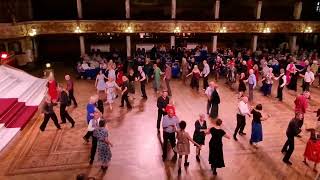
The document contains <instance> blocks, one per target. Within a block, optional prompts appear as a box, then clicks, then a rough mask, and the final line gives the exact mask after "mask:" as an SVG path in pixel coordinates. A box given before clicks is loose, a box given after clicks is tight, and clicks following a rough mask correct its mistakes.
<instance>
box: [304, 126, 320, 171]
mask: <svg viewBox="0 0 320 180" xmlns="http://www.w3.org/2000/svg"><path fill="white" fill-rule="evenodd" d="M303 156H304V160H303V162H304V163H305V164H306V165H308V163H307V159H308V160H309V161H312V162H314V166H313V170H314V171H316V168H317V164H318V163H319V162H320V141H319V140H318V139H317V133H316V131H315V130H314V129H312V130H311V135H310V139H309V140H308V142H307V145H306V149H305V151H304V154H303Z"/></svg>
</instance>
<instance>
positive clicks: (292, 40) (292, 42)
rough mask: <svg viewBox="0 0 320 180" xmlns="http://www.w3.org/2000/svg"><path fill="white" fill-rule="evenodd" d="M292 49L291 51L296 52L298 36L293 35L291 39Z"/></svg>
mask: <svg viewBox="0 0 320 180" xmlns="http://www.w3.org/2000/svg"><path fill="white" fill-rule="evenodd" d="M289 43H290V44H289V46H290V51H291V53H294V52H295V51H296V46H297V36H291V39H290V41H289Z"/></svg>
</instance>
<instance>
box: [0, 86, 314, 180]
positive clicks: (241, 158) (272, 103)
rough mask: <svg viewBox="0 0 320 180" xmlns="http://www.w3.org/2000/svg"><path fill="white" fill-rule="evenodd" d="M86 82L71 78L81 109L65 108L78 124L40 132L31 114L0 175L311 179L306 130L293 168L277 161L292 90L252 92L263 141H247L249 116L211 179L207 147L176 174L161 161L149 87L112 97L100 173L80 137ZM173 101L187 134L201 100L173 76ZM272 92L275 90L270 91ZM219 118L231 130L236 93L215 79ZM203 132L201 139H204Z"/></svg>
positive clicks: (88, 91)
mask: <svg viewBox="0 0 320 180" xmlns="http://www.w3.org/2000/svg"><path fill="white" fill-rule="evenodd" d="M93 84H94V82H93V81H92V80H91V81H90V80H77V81H76V93H75V95H76V98H77V99H78V101H79V102H80V103H79V106H78V108H76V109H71V115H72V117H74V119H75V120H76V127H75V128H74V129H71V128H70V124H66V125H63V127H62V130H60V131H57V130H56V129H55V127H54V125H53V123H52V122H51V121H50V123H49V124H48V128H47V129H46V131H45V132H40V131H39V128H38V127H39V125H40V123H41V121H42V115H38V116H36V117H35V119H34V120H33V122H32V123H29V125H28V126H27V127H26V128H25V129H24V131H23V132H21V134H20V135H19V137H18V138H16V139H15V140H14V141H13V142H12V143H11V144H10V145H9V147H8V148H6V149H5V150H4V151H3V152H1V154H0V158H1V160H0V168H1V171H0V179H10V180H11V179H12V180H18V179H19V180H20V179H21V180H22V179H23V180H24V179H30V180H31V179H32V180H33V179H36V180H38V179H39V180H43V179H46V180H47V179H49V180H51V179H52V180H57V179H59V180H64V179H66V180H69V179H74V178H75V176H76V174H78V173H87V174H89V176H92V177H95V178H97V179H108V180H117V179H119V180H135V179H137V180H147V179H148V180H149V179H151V178H152V179H153V180H158V179H159V180H164V179H190V180H191V179H192V180H196V179H204V180H206V179H230V180H234V179H238V180H242V179H244V180H245V179H250V180H255V179H256V180H260V179H266V180H273V179H275V180H276V179H277V180H278V179H290V180H296V179H297V180H301V179H314V177H315V176H316V173H315V172H313V171H312V168H310V167H307V166H305V165H304V164H303V163H302V160H303V156H302V154H303V152H304V148H305V144H306V142H307V140H308V138H309V134H308V133H307V132H306V131H303V137H302V138H300V139H298V138H296V146H295V148H296V149H295V151H294V153H293V156H292V159H291V160H292V162H293V166H291V167H289V166H287V165H285V164H283V163H282V161H281V160H282V156H283V155H282V154H281V153H280V150H281V147H282V145H283V143H284V141H285V130H286V127H287V124H288V121H289V120H290V119H291V118H292V116H293V108H292V105H293V98H294V96H295V94H294V93H288V92H286V93H285V100H284V102H283V103H279V102H278V101H277V100H276V99H275V98H271V97H270V98H266V97H263V96H261V95H260V93H258V92H256V94H255V95H256V96H255V97H256V101H255V102H256V103H257V102H259V103H262V104H263V107H264V110H265V111H266V112H267V113H269V114H271V115H272V117H271V118H270V119H269V120H268V121H265V122H263V132H264V141H263V142H261V143H260V144H259V149H255V148H253V147H251V146H250V145H249V142H248V141H249V136H250V131H251V119H250V120H247V126H246V129H245V131H246V132H247V136H245V137H239V141H238V142H235V141H234V140H228V139H224V141H223V142H224V154H225V164H226V167H225V168H223V169H219V170H218V176H217V177H213V176H212V174H211V171H210V166H209V164H208V161H207V159H208V146H204V147H203V150H202V153H201V156H202V157H201V163H197V162H196V160H195V148H194V146H192V147H191V151H192V152H191V155H190V158H189V159H190V167H189V168H188V169H183V171H182V175H181V177H178V175H177V165H176V164H174V163H172V162H170V161H168V162H165V163H163V162H162V160H161V153H162V151H161V139H160V138H159V137H158V136H157V133H156V112H157V109H156V98H157V96H156V95H155V94H154V93H153V91H152V89H151V84H149V85H148V91H147V93H148V96H149V98H148V100H147V101H143V100H140V94H137V98H136V100H135V101H134V109H133V110H132V111H127V110H126V109H119V108H118V106H119V101H120V98H118V99H117V100H116V103H115V105H114V110H113V111H110V110H107V111H106V113H105V116H106V119H107V120H109V123H108V128H109V129H110V138H111V139H110V140H111V141H112V142H113V144H114V147H113V148H112V153H113V157H112V162H111V164H110V168H109V169H108V171H107V173H106V174H103V173H102V172H101V171H100V170H99V167H100V166H99V164H98V163H95V164H94V165H93V166H89V164H88V157H89V150H90V144H83V140H82V136H83V135H84V134H85V133H86V122H85V117H86V115H85V114H86V113H85V105H86V103H87V100H88V98H89V96H90V95H92V94H94V93H95V89H94V87H93ZM172 89H173V98H174V100H175V102H176V108H177V114H178V116H179V118H180V119H181V120H185V121H187V123H188V125H187V131H188V132H189V133H190V134H192V133H193V130H194V126H193V123H194V121H195V120H196V118H197V117H198V114H199V113H203V112H205V106H206V99H205V96H204V95H203V94H202V93H197V92H195V91H193V90H191V89H190V88H189V87H188V86H184V85H182V83H181V82H179V81H174V82H173V83H172ZM274 90H275V88H274ZM219 91H220V96H221V99H222V103H221V105H220V117H221V118H222V119H223V128H224V129H225V130H226V132H227V133H228V134H230V135H231V134H232V132H233V130H234V128H235V125H236V119H235V115H236V105H237V98H236V94H235V92H234V91H232V90H230V89H229V88H228V87H226V86H225V85H224V84H223V82H220V87H219ZM312 91H313V94H312V98H313V99H312V102H311V105H312V107H311V108H316V107H318V106H319V104H320V91H319V90H318V89H313V90H312ZM315 121H316V118H315V114H312V113H308V114H307V115H306V121H305V127H304V128H306V127H312V126H313V125H314V123H315ZM209 138H210V137H209V136H208V137H207V139H206V144H208V141H209Z"/></svg>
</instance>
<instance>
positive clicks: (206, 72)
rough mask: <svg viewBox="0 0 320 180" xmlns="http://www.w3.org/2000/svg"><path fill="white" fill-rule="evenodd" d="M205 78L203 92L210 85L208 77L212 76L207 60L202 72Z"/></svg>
mask: <svg viewBox="0 0 320 180" xmlns="http://www.w3.org/2000/svg"><path fill="white" fill-rule="evenodd" d="M201 74H202V76H203V90H205V89H206V88H207V87H208V86H209V84H208V76H209V74H210V66H209V64H208V62H207V60H203V70H202V72H201Z"/></svg>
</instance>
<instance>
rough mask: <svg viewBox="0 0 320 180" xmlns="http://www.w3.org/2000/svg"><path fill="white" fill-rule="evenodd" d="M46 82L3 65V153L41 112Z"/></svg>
mask: <svg viewBox="0 0 320 180" xmlns="http://www.w3.org/2000/svg"><path fill="white" fill-rule="evenodd" d="M46 83H47V81H46V80H44V79H40V78H36V77H33V76H31V75H29V74H27V73H26V72H24V71H21V70H18V69H15V68H12V67H10V66H0V139H1V141H0V151H1V150H2V149H3V148H4V147H5V146H6V145H7V144H8V143H9V142H10V141H11V140H12V139H13V138H14V137H15V135H16V134H17V133H19V131H21V130H23V128H24V127H25V126H26V125H27V123H28V122H29V121H30V120H31V119H32V117H33V116H34V114H35V113H36V112H37V111H38V106H39V105H40V103H41V102H42V100H43V98H44V96H45V94H46V92H47V87H46Z"/></svg>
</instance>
